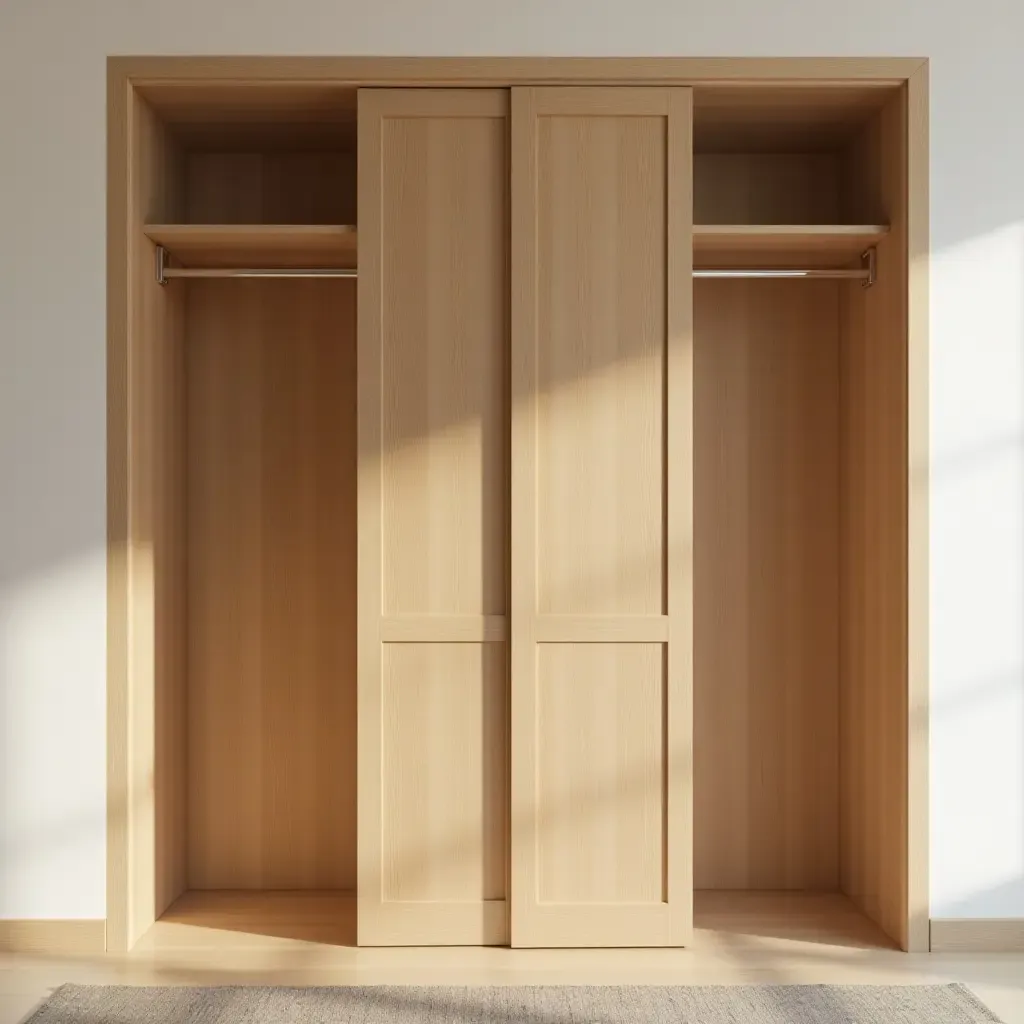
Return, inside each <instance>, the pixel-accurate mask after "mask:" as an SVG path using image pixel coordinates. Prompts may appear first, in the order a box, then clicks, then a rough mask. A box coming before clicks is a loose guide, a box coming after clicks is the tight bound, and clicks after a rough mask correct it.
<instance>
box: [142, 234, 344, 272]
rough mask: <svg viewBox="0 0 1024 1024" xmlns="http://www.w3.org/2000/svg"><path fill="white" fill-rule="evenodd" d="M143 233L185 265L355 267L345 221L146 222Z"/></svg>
mask: <svg viewBox="0 0 1024 1024" xmlns="http://www.w3.org/2000/svg"><path fill="white" fill-rule="evenodd" d="M145 232H146V237H147V238H150V239H152V240H153V241H154V242H155V243H156V244H157V245H162V246H163V247H164V248H165V249H166V250H167V251H168V253H170V255H171V256H172V257H173V258H174V260H176V261H177V263H178V264H180V265H182V266H186V267H268V266H269V267H355V266H356V265H357V251H356V250H357V235H356V229H355V227H354V226H352V225H347V224H147V225H146V228H145Z"/></svg>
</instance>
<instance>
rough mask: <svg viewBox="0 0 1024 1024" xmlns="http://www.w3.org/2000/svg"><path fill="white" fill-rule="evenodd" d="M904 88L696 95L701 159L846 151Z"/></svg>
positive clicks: (837, 86) (725, 90) (713, 89)
mask: <svg viewBox="0 0 1024 1024" xmlns="http://www.w3.org/2000/svg"><path fill="white" fill-rule="evenodd" d="M898 88H899V86H898V85H889V86H881V87H880V86H879V85H878V84H876V83H874V82H860V83H857V82H833V83H830V84H824V83H821V82H814V83H808V84H806V85H795V84H793V83H792V82H790V83H784V84H762V85H760V86H758V87H757V88H751V87H750V85H742V84H721V85H709V86H704V87H702V88H698V89H694V93H693V146H694V151H695V152H697V153H814V152H829V151H833V152H834V151H836V150H839V149H842V147H843V146H844V145H846V144H847V143H848V142H849V141H850V140H851V138H853V137H854V136H856V135H857V134H858V133H859V132H860V130H861V129H862V128H863V126H864V124H865V123H866V122H867V121H869V120H870V119H871V117H873V116H874V114H876V113H877V112H878V110H879V109H881V107H882V106H883V105H884V104H885V103H886V102H887V100H888V99H889V98H891V96H892V94H893V92H894V91H895V90H896V89H898Z"/></svg>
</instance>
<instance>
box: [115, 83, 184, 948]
mask: <svg viewBox="0 0 1024 1024" xmlns="http://www.w3.org/2000/svg"><path fill="white" fill-rule="evenodd" d="M128 103H129V105H130V106H129V111H130V113H129V120H128V126H129V152H130V157H129V159H130V167H131V171H130V174H129V179H130V190H129V193H128V202H129V208H128V218H127V224H126V226H125V227H126V230H127V232H128V237H127V252H128V267H129V273H130V280H131V282H132V283H131V285H130V287H129V289H128V293H127V296H128V309H127V317H128V319H127V329H128V332H129V338H130V339H132V340H133V341H135V342H136V344H135V346H134V348H133V356H132V358H130V359H128V360H127V365H126V367H125V368H124V369H125V376H124V377H121V378H119V379H118V380H117V381H116V382H114V386H115V388H116V387H118V386H120V385H121V382H122V381H123V383H124V387H125V388H126V392H125V398H124V405H123V406H122V412H123V415H124V416H125V418H126V419H125V422H126V425H127V434H128V447H127V451H126V453H125V455H126V463H125V464H124V465H125V475H124V476H123V477H120V478H116V479H117V484H116V485H115V486H118V485H120V484H122V483H123V486H124V488H125V489H124V490H123V491H121V490H120V489H119V488H118V490H117V491H116V492H115V498H114V506H115V508H118V507H120V508H121V512H117V513H115V514H116V515H118V519H119V522H118V524H116V525H115V524H114V523H113V522H112V524H111V526H112V529H116V530H117V531H118V532H119V534H120V535H121V536H122V537H123V540H122V541H121V543H122V544H123V547H122V551H123V557H124V559H125V565H126V578H125V580H126V591H125V595H124V597H125V600H126V609H127V625H128V637H129V638H130V640H129V642H128V647H127V661H126V663H125V665H126V669H127V700H126V701H125V702H124V703H122V704H121V705H120V708H119V710H118V715H119V716H120V714H122V713H123V714H124V716H125V721H126V723H127V729H128V733H129V735H132V736H134V737H135V741H134V742H133V743H131V744H130V745H128V747H127V749H126V750H125V752H124V757H125V759H126V760H124V761H123V762H122V766H123V769H124V773H123V774H121V772H120V770H119V772H118V774H119V776H120V783H119V784H118V789H117V791H116V792H115V793H114V794H113V796H114V803H113V813H114V814H115V815H118V816H120V818H121V820H122V821H124V822H125V824H126V829H127V851H126V857H125V861H126V863H125V868H126V876H127V886H126V888H127V899H126V901H125V902H124V903H122V904H121V906H120V907H119V908H116V909H115V911H114V920H115V926H114V929H113V931H112V938H113V945H114V948H115V949H119V948H127V946H129V945H130V944H131V943H132V942H133V941H134V940H135V938H137V937H138V936H139V935H141V934H142V933H143V932H144V931H145V930H146V928H148V927H149V925H151V924H152V922H153V921H154V920H155V918H156V917H157V916H158V915H159V914H160V912H161V911H162V910H163V909H164V907H166V906H167V904H168V903H169V902H170V901H171V900H172V899H173V898H174V897H176V896H177V895H178V894H179V893H180V892H181V891H182V890H183V888H184V886H185V846H184V841H183V835H184V823H185V806H186V791H185V762H184V756H185V755H184V749H185V743H184V719H185V700H186V689H185V629H186V623H185V607H184V601H185V574H184V569H185V561H184V560H185V537H184V529H185V514H184V497H183V496H184V362H183V357H182V347H181V339H182V310H183V306H182V301H181V296H180V295H177V296H176V295H168V294H166V293H165V292H164V291H163V290H162V289H161V288H160V287H159V285H157V284H156V281H155V279H154V278H153V275H152V260H153V246H152V244H151V243H149V242H148V241H147V240H146V239H144V238H143V236H142V234H141V225H142V223H143V222H144V221H145V220H146V219H148V218H150V217H168V218H170V217H173V216H175V215H176V214H177V212H178V210H179V209H180V188H179V186H180V176H179V173H178V171H179V157H178V153H177V150H176V147H175V146H174V143H173V141H172V140H171V139H170V138H169V136H168V134H167V132H166V131H165V129H164V128H163V126H162V125H161V124H160V122H159V121H158V120H157V118H156V117H155V116H154V115H153V113H152V111H150V110H149V108H148V107H147V106H146V105H145V104H144V103H143V102H142V101H141V100H139V99H138V98H137V97H128ZM147 264H148V265H149V267H150V273H149V274H148V275H145V276H143V275H142V268H143V267H144V266H146V265H147ZM122 502H124V504H123V505H122ZM116 587H117V584H116V582H115V589H116ZM114 657H115V659H116V657H117V655H116V652H115V654H114ZM128 808H130V809H131V810H130V813H129V811H128ZM116 846H117V844H115V847H116ZM115 855H116V856H118V857H120V856H121V855H120V854H115Z"/></svg>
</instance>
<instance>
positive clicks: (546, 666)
mask: <svg viewBox="0 0 1024 1024" xmlns="http://www.w3.org/2000/svg"><path fill="white" fill-rule="evenodd" d="M512 102H513V115H512V131H513V142H512V188H513V194H512V205H513V211H514V221H513V250H512V251H513V256H512V261H513V263H512V265H513V288H512V294H513V306H512V316H513V357H512V365H513V395H514V406H513V413H512V430H513V437H512V452H513V463H512V602H513V604H512V612H513V614H512V716H513V717H512V737H513V744H512V799H513V843H512V851H513V854H512V855H513V863H512V883H511V884H512V898H513V911H512V943H513V945H518V946H537V945H540V946H548V945H552V946H559V945H569V946H571V945H582V946H595V945H596V946H600V945H680V944H684V943H685V942H686V940H687V938H688V936H689V928H690V911H691V898H692V891H691V884H690V856H689V848H690V847H689V843H690V781H691V764H690V699H691V697H690V694H691V690H690V687H691V676H692V665H691V661H690V658H691V654H690V630H691V607H692V604H691V602H692V594H691V585H692V580H691V576H690V567H689V551H690V548H691V544H692V533H691V525H690V524H691V504H692V498H691V486H692V484H691V479H690V465H691V458H692V437H691V433H690V430H691V428H690V420H691V409H692V391H691V387H692V381H691V373H690V366H691V360H692V324H691V308H690V287H691V284H690V266H691V253H692V247H691V238H690V226H691V223H692V215H691V209H692V203H691V190H690V181H691V174H690V123H691V118H690V94H689V92H688V91H687V90H674V89H650V90H644V89H623V90H617V89H528V88H524V89H515V90H513V101H512ZM588 620H589V621H588ZM662 620H665V621H662ZM631 622H635V624H636V625H635V631H634V632H631V631H630V623H631ZM652 623H654V624H655V625H654V626H653V627H652ZM605 627H607V628H605ZM652 628H656V629H657V630H658V631H659V632H660V631H661V630H664V631H665V632H664V634H662V635H663V636H665V637H666V639H667V641H668V642H667V644H660V643H651V642H650V641H651V639H652V637H651V630H652ZM580 639H583V640H585V641H592V642H593V643H592V644H591V643H584V644H579V643H574V641H578V640H580ZM542 642H543V644H544V646H538V644H541V643H542ZM610 645H611V646H610ZM655 665H656V666H657V671H655ZM608 701H611V702H612V705H613V706H614V707H618V708H619V709H620V712H621V710H622V709H623V708H624V707H625V706H627V705H628V706H629V707H631V708H633V709H634V712H635V715H628V714H623V713H619V714H616V713H614V712H613V711H612V710H611V708H610V707H609V706H608ZM633 702H635V703H633ZM602 705H604V706H602ZM599 752H600V753H599ZM579 793H585V794H586V796H587V799H586V800H584V801H583V802H582V803H577V802H576V801H575V798H574V796H573V794H579ZM588 804H589V806H588ZM637 828H639V830H640V834H639V835H636V834H630V833H632V832H633V830H634V829H637ZM609 835H610V836H612V840H613V841H612V846H611V848H607V847H606V845H604V844H603V842H596V841H595V842H588V841H586V839H585V838H582V839H581V837H590V838H595V837H597V836H602V837H603V840H608V837H609ZM619 855H621V856H622V858H623V860H622V864H621V865H619V863H618V856H619ZM620 867H621V869H622V870H621V871H620ZM626 875H628V876H629V877H628V878H627V877H626Z"/></svg>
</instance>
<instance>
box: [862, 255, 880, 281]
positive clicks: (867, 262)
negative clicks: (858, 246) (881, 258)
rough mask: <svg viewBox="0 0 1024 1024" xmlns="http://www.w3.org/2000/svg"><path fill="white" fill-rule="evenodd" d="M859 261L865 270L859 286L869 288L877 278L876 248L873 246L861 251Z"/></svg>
mask: <svg viewBox="0 0 1024 1024" xmlns="http://www.w3.org/2000/svg"><path fill="white" fill-rule="evenodd" d="M860 261H861V264H862V265H863V267H864V269H865V270H866V271H867V277H865V278H864V281H863V282H862V284H861V287H862V288H870V287H871V286H872V285H873V284H874V283H875V281H876V280H877V278H878V250H877V249H876V248H875V247H874V246H871V248H870V249H865V250H864V252H862V253H861V256H860Z"/></svg>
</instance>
